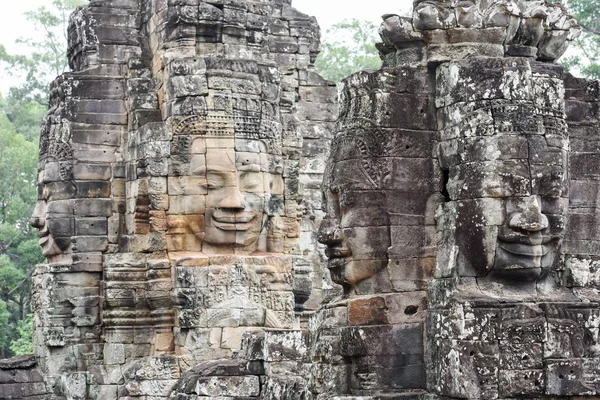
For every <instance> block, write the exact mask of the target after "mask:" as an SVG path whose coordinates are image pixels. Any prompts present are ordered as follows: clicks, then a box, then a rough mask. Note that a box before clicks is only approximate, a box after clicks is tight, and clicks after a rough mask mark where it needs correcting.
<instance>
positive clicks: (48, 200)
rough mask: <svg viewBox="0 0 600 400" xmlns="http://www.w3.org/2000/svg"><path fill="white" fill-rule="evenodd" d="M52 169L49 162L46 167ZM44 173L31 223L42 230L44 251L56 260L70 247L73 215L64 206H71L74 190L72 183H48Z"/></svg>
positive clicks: (40, 235)
mask: <svg viewBox="0 0 600 400" xmlns="http://www.w3.org/2000/svg"><path fill="white" fill-rule="evenodd" d="M51 168H52V163H49V164H46V169H51ZM45 172H47V171H43V172H42V173H40V176H39V180H38V182H39V183H38V200H37V202H36V205H35V208H34V210H33V215H32V217H31V220H30V224H31V226H32V227H34V228H36V229H38V230H39V233H38V235H39V238H40V240H39V244H40V246H41V247H42V254H43V255H44V257H46V258H47V259H48V261H49V262H53V261H56V258H57V256H59V255H61V254H63V253H65V252H67V250H68V249H69V248H70V246H71V236H72V235H73V232H72V225H73V215H72V212H68V211H69V210H68V209H65V207H67V208H68V207H69V206H70V201H69V200H68V199H69V198H70V197H71V196H73V192H74V190H73V185H72V184H71V183H70V182H46V180H45ZM48 172H49V171H48ZM49 175H51V174H49Z"/></svg>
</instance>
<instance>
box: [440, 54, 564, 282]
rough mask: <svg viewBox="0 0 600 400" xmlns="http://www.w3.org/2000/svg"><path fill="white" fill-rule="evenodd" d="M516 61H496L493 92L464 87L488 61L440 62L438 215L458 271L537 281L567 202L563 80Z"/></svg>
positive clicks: (553, 250) (554, 246) (553, 255)
mask: <svg viewBox="0 0 600 400" xmlns="http://www.w3.org/2000/svg"><path fill="white" fill-rule="evenodd" d="M511 63H512V65H511ZM519 63H520V61H518V60H514V61H512V62H511V61H510V59H507V60H506V61H505V62H504V63H502V64H501V65H503V66H504V68H503V71H504V72H502V70H500V71H499V72H498V73H497V75H496V76H494V78H492V79H495V80H497V81H498V82H499V84H500V86H499V90H497V91H496V92H495V93H494V89H492V90H491V91H489V90H488V91H487V92H486V91H485V90H484V89H483V88H481V90H479V88H478V87H477V85H474V86H475V88H474V90H473V89H472V88H469V85H472V83H470V82H473V81H477V80H478V79H479V78H478V76H477V75H476V74H477V72H476V71H477V70H478V69H480V68H483V67H484V66H485V67H487V68H488V69H487V70H486V74H487V75H488V76H492V73H490V71H489V67H491V64H492V63H491V62H489V61H484V60H481V61H477V60H472V61H468V62H463V63H454V64H450V65H446V66H443V67H441V68H440V69H439V70H438V79H439V81H438V100H437V103H438V105H439V106H441V111H442V115H443V116H444V118H445V119H444V121H443V129H442V131H441V132H440V135H441V142H440V163H441V165H442V167H443V168H444V169H445V171H446V172H445V173H446V174H447V182H446V183H445V190H446V192H447V197H448V199H447V200H448V201H447V202H446V204H444V210H445V212H446V213H447V219H446V217H445V218H440V223H441V225H442V226H441V229H442V230H443V233H442V236H443V237H445V238H446V239H445V241H446V243H447V244H450V243H452V244H450V247H451V246H456V249H457V254H455V255H454V256H453V257H456V261H455V262H456V263H457V267H458V271H459V273H460V274H461V276H465V277H467V276H473V277H480V278H481V277H485V276H487V277H489V278H490V279H500V280H503V281H511V280H512V281H514V282H517V283H518V282H521V281H523V280H525V281H535V280H537V279H538V278H540V276H542V275H544V276H547V273H548V272H549V270H550V268H551V267H552V266H553V264H554V262H555V260H557V259H558V257H559V249H560V244H561V241H562V238H563V237H564V229H565V218H566V213H567V207H568V173H567V171H568V169H567V167H568V156H567V149H568V141H567V126H566V123H565V120H564V114H563V112H564V111H563V110H564V105H563V104H562V103H561V102H560V99H561V96H562V93H564V88H563V86H562V83H561V82H560V81H558V80H557V79H556V78H554V77H552V76H548V75H546V74H545V73H538V72H537V71H536V70H535V66H532V67H529V66H528V65H527V64H523V63H520V65H521V66H520V67H517V68H516V69H515V66H517V65H519ZM532 68H533V70H532ZM459 87H460V88H461V89H458V88H459ZM511 88H515V89H511ZM457 90H458V91H457ZM458 93H460V94H458ZM465 101H466V102H465ZM463 102H465V103H463ZM448 221H452V222H451V223H449V224H447V225H445V224H446V222H448ZM450 236H452V238H450ZM450 247H446V250H448V251H449V252H451V251H452V250H450ZM442 262H444V263H445V262H448V263H449V264H446V265H445V266H443V267H442V268H441V269H442V270H443V269H444V268H452V263H453V261H451V260H447V259H443V261H442ZM544 271H545V273H544V274H543V272H544Z"/></svg>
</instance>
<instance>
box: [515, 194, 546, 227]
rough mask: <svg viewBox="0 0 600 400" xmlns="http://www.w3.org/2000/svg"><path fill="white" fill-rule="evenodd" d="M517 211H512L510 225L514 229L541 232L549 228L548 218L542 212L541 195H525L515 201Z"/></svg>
mask: <svg viewBox="0 0 600 400" xmlns="http://www.w3.org/2000/svg"><path fill="white" fill-rule="evenodd" d="M515 205H516V207H517V211H516V212H514V213H512V214H511V215H510V217H509V220H508V225H509V226H510V227H511V228H514V229H520V230H524V231H528V232H539V231H542V230H544V229H546V228H548V218H547V217H546V216H545V215H544V214H543V213H542V208H541V199H540V198H539V196H529V197H523V198H521V199H519V200H517V201H516V202H515Z"/></svg>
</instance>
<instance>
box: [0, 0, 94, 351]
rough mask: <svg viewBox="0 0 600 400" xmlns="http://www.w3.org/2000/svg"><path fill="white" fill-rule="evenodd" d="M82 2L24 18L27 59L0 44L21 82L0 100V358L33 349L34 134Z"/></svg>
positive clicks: (57, 2) (64, 2)
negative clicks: (34, 33) (29, 34)
mask: <svg viewBox="0 0 600 400" xmlns="http://www.w3.org/2000/svg"><path fill="white" fill-rule="evenodd" d="M83 3H84V1H82V0H52V1H51V2H49V4H48V6H44V7H41V8H39V9H37V10H35V11H31V12H28V13H27V14H26V16H27V18H28V19H29V21H31V22H33V23H34V24H35V26H36V28H37V29H39V30H41V31H42V32H44V33H45V35H44V36H43V38H42V39H41V40H37V41H36V40H33V39H29V38H24V39H19V40H18V42H19V43H20V44H22V45H23V46H24V49H27V50H28V51H27V55H21V54H19V55H15V54H9V53H8V52H7V51H6V48H5V47H4V46H3V45H0V63H1V66H2V69H3V73H4V74H5V75H13V76H15V77H20V78H22V80H23V82H24V83H23V84H22V85H19V86H15V87H13V88H11V89H10V90H9V93H8V96H6V98H3V97H2V96H0V171H1V173H0V358H6V357H11V356H16V355H22V354H27V353H31V352H32V351H33V345H32V333H33V321H32V317H31V309H30V300H31V299H30V298H31V295H30V286H31V274H32V273H33V270H34V268H35V265H36V264H39V263H42V262H43V261H44V257H43V256H42V254H41V249H40V246H39V244H38V235H37V230H35V229H33V228H32V227H30V225H29V219H30V217H31V213H32V211H33V207H34V206H35V202H36V199H37V194H36V177H37V164H38V146H39V132H40V124H41V121H42V118H43V117H44V114H45V112H46V109H47V101H48V97H47V96H48V87H49V84H50V82H51V80H52V79H54V78H55V77H56V76H57V75H59V74H61V73H63V72H64V71H66V70H67V68H68V66H67V57H66V49H67V39H66V28H67V23H68V17H69V15H70V13H71V12H72V11H73V10H74V9H75V7H77V6H79V5H81V4H83Z"/></svg>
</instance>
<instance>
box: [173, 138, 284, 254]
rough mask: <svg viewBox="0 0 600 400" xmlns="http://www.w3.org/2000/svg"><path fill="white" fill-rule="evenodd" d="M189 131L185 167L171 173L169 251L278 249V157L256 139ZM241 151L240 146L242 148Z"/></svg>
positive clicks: (280, 231) (280, 236)
mask: <svg viewBox="0 0 600 400" xmlns="http://www.w3.org/2000/svg"><path fill="white" fill-rule="evenodd" d="M234 143H235V139H234V138H233V137H231V136H229V137H218V136H216V137H211V136H193V139H192V140H191V141H190V150H189V159H188V160H187V161H186V164H185V165H187V166H188V167H187V168H188V169H187V172H186V173H185V174H183V176H181V177H170V178H169V180H170V183H169V185H170V189H171V192H170V193H171V196H170V205H171V207H170V208H171V211H172V212H171V215H169V218H168V221H169V222H168V224H169V233H170V249H171V251H192V252H198V251H202V252H203V253H206V254H232V253H234V254H241V255H243V254H250V253H253V252H255V251H265V252H276V253H281V252H283V236H284V232H283V229H280V228H281V224H280V222H279V217H280V216H281V215H282V214H283V186H284V185H283V169H282V159H281V156H277V155H274V154H272V153H270V152H268V151H267V146H266V145H261V144H262V142H261V141H260V140H246V139H244V140H243V141H240V143H243V144H244V146H245V147H244V148H239V151H238V150H236V148H235V146H234ZM242 150H243V151H242Z"/></svg>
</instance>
